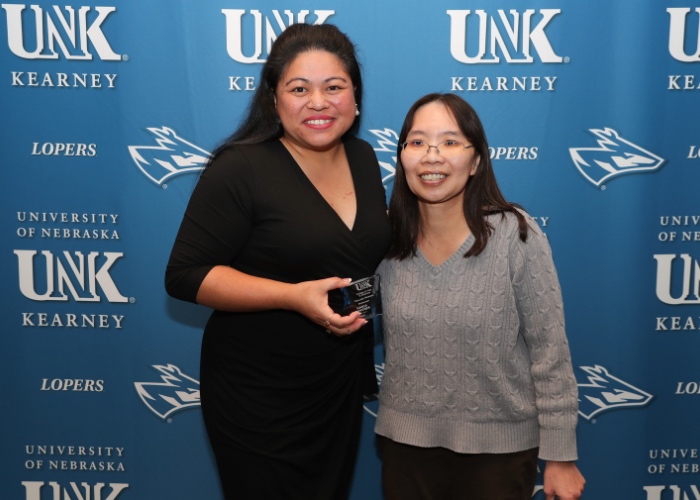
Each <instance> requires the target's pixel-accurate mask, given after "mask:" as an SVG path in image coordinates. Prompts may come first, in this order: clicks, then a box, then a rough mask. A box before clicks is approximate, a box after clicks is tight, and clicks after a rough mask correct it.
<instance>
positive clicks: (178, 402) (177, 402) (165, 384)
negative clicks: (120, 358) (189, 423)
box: [134, 365, 200, 420]
mask: <svg viewBox="0 0 700 500" xmlns="http://www.w3.org/2000/svg"><path fill="white" fill-rule="evenodd" d="M153 368H155V369H156V370H158V371H159V372H160V373H161V374H162V375H161V379H162V382H134V385H135V386H136V392H138V394H139V396H140V397H141V400H142V401H143V402H144V403H145V404H146V406H148V407H149V408H150V410H151V411H152V412H153V413H155V414H156V415H158V416H159V417H160V418H162V419H163V420H167V418H168V417H169V416H170V415H172V414H173V413H175V412H178V411H181V410H186V409H187V408H194V407H195V406H200V400H199V381H198V380H195V379H193V378H192V377H189V376H187V375H185V374H184V373H182V371H181V370H180V369H179V368H178V367H177V366H175V365H153Z"/></svg>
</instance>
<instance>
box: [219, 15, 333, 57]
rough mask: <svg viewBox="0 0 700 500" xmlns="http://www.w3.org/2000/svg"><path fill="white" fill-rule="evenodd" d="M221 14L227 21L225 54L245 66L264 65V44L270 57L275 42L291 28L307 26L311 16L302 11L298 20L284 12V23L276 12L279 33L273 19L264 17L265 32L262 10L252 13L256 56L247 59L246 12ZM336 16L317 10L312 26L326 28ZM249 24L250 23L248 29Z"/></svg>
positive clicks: (253, 54)
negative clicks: (244, 36) (329, 19)
mask: <svg viewBox="0 0 700 500" xmlns="http://www.w3.org/2000/svg"><path fill="white" fill-rule="evenodd" d="M221 12H222V13H223V14H224V16H225V17H226V51H227V52H228V55H229V56H230V57H231V59H233V60H234V61H237V62H239V63H243V64H255V63H264V62H265V58H263V42H264V43H265V50H266V52H265V54H269V53H270V48H271V47H272V42H274V41H275V40H276V39H277V37H278V36H279V35H280V33H282V32H283V31H284V30H285V29H287V28H288V27H289V26H291V25H292V24H295V23H304V22H306V16H308V15H309V11H308V10H302V11H300V12H298V13H297V14H296V20H295V16H294V13H293V12H292V11H291V10H285V11H284V15H285V16H286V20H285V19H283V17H282V14H280V12H279V11H278V10H273V11H272V17H273V18H274V23H275V24H276V25H277V31H275V28H273V23H272V22H270V18H268V17H265V18H264V21H265V28H264V32H263V15H262V13H261V12H260V11H259V10H256V9H252V10H251V11H250V15H251V16H253V19H252V22H253V24H252V27H253V42H254V43H253V45H252V46H253V52H252V54H250V55H248V56H246V55H245V54H243V31H244V29H243V16H244V15H245V14H246V11H245V10H242V9H222V10H221ZM333 14H335V11H334V10H315V11H314V15H315V16H316V20H315V21H314V23H313V24H323V23H324V22H325V21H326V20H327V19H328V18H329V17H330V16H332V15H333ZM249 24H250V23H247V25H249ZM265 57H267V56H265Z"/></svg>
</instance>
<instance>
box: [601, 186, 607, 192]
mask: <svg viewBox="0 0 700 500" xmlns="http://www.w3.org/2000/svg"><path fill="white" fill-rule="evenodd" d="M606 189H608V186H606V185H602V186H600V190H601V191H605V190H606Z"/></svg>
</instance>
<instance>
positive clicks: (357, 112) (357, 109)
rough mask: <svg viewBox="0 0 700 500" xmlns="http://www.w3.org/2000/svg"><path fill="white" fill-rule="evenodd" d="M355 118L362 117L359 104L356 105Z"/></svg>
mask: <svg viewBox="0 0 700 500" xmlns="http://www.w3.org/2000/svg"><path fill="white" fill-rule="evenodd" d="M355 116H360V108H358V107H357V103H355Z"/></svg>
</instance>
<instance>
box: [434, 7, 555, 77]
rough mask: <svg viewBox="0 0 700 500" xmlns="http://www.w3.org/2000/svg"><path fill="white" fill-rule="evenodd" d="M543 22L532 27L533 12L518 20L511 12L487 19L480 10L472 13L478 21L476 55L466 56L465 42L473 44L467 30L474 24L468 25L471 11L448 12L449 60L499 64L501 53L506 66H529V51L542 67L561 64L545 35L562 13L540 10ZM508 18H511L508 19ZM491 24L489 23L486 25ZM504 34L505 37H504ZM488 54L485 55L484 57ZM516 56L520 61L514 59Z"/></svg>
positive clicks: (530, 60) (531, 10)
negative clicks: (520, 64)
mask: <svg viewBox="0 0 700 500" xmlns="http://www.w3.org/2000/svg"><path fill="white" fill-rule="evenodd" d="M539 12H540V13H541V14H542V19H541V20H540V21H539V23H537V24H536V25H535V26H534V27H533V16H534V15H535V10H534V9H527V10H526V11H525V12H524V13H523V14H522V18H521V14H520V13H519V12H518V11H516V10H514V9H511V10H509V11H508V12H506V11H505V10H501V9H499V10H498V19H500V26H499V22H498V21H497V18H496V16H489V14H487V13H486V12H485V11H483V10H480V9H479V10H476V11H474V13H475V14H476V16H477V17H478V28H477V29H478V42H479V43H478V49H477V52H476V54H474V55H471V56H470V55H469V54H467V44H468V40H469V41H472V40H475V37H474V36H471V37H469V32H468V29H467V27H468V25H469V27H472V26H473V27H475V28H476V27H477V26H474V25H475V24H477V23H476V22H472V23H470V22H469V15H470V14H471V13H472V11H471V10H448V11H447V14H448V15H449V16H450V20H451V21H450V52H451V53H452V57H454V58H455V59H456V60H457V61H459V62H461V63H464V64H480V63H491V64H494V63H498V62H500V57H499V55H498V54H497V51H500V53H501V54H503V57H505V59H506V61H507V62H509V63H532V62H533V61H534V59H533V57H532V53H531V52H532V49H533V48H534V50H535V52H536V53H537V55H538V56H539V58H540V60H541V61H542V62H544V63H560V62H562V61H563V58H562V57H560V56H559V55H557V54H556V53H555V52H554V49H553V48H552V45H551V43H549V39H548V38H547V35H546V33H545V32H544V30H545V28H546V26H547V24H549V22H550V21H551V20H552V19H553V18H554V16H556V15H557V14H559V13H560V12H561V9H540V11H539ZM508 14H510V15H511V16H512V18H513V20H512V22H511V21H510V20H509V19H508ZM489 21H490V22H489ZM504 33H505V36H504ZM487 52H488V54H487ZM516 53H519V54H520V57H516V55H514V54H516Z"/></svg>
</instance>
